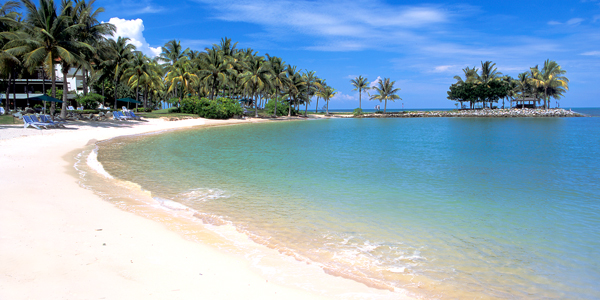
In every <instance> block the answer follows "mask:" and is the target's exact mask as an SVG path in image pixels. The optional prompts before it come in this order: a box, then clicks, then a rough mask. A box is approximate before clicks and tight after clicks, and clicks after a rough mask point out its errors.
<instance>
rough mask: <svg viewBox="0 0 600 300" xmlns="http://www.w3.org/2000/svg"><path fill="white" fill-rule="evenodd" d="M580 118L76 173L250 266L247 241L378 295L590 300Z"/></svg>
mask: <svg viewBox="0 0 600 300" xmlns="http://www.w3.org/2000/svg"><path fill="white" fill-rule="evenodd" d="M573 110H575V111H578V112H581V113H583V114H585V115H586V116H587V117H581V118H406V119H403V118H398V119H395V118H390V119H318V120H308V121H285V122H283V121H282V122H267V123H259V124H244V125H234V126H220V127H208V128H207V127H203V128H194V129H189V130H177V131H167V132H162V133H155V134H148V135H137V136H130V137H122V138H116V139H112V140H109V141H105V142H101V143H98V144H97V146H96V148H95V149H93V150H90V151H88V152H87V153H84V154H82V155H89V157H88V158H87V160H88V165H89V166H92V165H94V164H95V165H96V167H94V170H96V171H90V170H89V169H85V168H84V167H83V166H80V168H79V169H80V174H81V178H82V184H83V185H85V186H86V187H89V188H91V189H96V190H97V192H98V193H99V194H101V195H103V196H104V197H105V198H106V199H107V200H109V201H110V200H111V199H113V201H115V200H114V199H121V200H118V201H116V202H118V203H117V204H118V205H119V206H120V207H123V208H125V209H128V208H129V209H131V210H135V209H134V208H132V207H137V206H139V204H136V203H134V202H133V200H131V201H129V202H128V201H124V200H123V194H127V193H130V192H128V191H132V190H134V189H137V190H138V191H142V192H143V194H145V195H147V198H148V199H150V200H149V201H150V202H152V201H153V202H154V204H156V205H157V206H160V207H163V208H165V209H166V210H172V211H185V212H186V213H187V215H186V217H187V218H189V219H191V220H194V219H195V220H197V222H198V224H202V226H205V227H206V228H209V229H210V230H214V232H216V233H217V235H219V236H220V237H221V238H223V239H224V240H228V241H229V243H230V246H228V247H227V249H236V250H232V251H237V252H238V253H242V254H243V253H245V252H249V251H250V250H248V249H246V248H244V247H248V246H247V245H246V244H243V243H239V242H237V241H236V239H240V238H246V239H249V240H251V241H252V243H255V244H258V245H264V246H266V247H265V248H268V249H275V250H277V252H278V253H279V254H280V255H283V256H288V257H293V258H294V259H295V260H297V261H301V262H305V263H307V264H311V265H313V266H318V268H320V269H322V270H323V272H326V273H327V274H331V275H335V276H340V277H344V278H347V279H350V280H354V281H356V282H360V283H364V284H366V285H368V286H370V287H374V288H378V289H382V290H389V291H394V292H400V291H401V292H403V293H407V294H408V295H411V296H415V297H417V298H425V299H559V298H562V299H599V298H600V284H598V282H600V250H599V249H600V108H574V109H573ZM90 154H91V155H90ZM90 161H92V162H94V163H89V162H90ZM99 170H100V171H99ZM94 172H96V173H99V174H100V175H102V176H100V177H105V179H104V180H105V182H104V188H103V189H102V188H100V186H101V184H99V183H98V182H97V181H94V180H93V179H90V178H92V177H93V176H92V173H94ZM98 176H99V175H98ZM107 180H108V181H107ZM111 182H112V183H111ZM115 182H119V184H117V183H115ZM124 183H127V184H124ZM107 184H108V185H113V186H119V188H114V189H113V188H107V187H106V186H107ZM131 194H135V193H133V192H131ZM170 218H171V217H170ZM225 227H227V228H233V229H234V230H230V231H225V230H222V229H220V228H225ZM186 228H187V227H186ZM181 230H186V229H185V228H184V229H181ZM223 244H224V243H220V244H219V245H223ZM252 249H253V250H252V251H255V250H256V248H252ZM277 276H279V277H280V280H281V281H282V282H285V281H286V280H287V281H294V280H296V279H294V277H293V276H292V275H289V276H288V277H286V274H279V275H277ZM363 296H364V299H368V298H369V297H368V295H367V296H365V295H363ZM342 298H343V297H342Z"/></svg>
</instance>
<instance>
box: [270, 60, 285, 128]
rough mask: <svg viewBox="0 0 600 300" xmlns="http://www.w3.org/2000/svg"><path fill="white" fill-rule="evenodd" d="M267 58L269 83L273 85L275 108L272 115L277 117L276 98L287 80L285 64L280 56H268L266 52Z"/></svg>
mask: <svg viewBox="0 0 600 300" xmlns="http://www.w3.org/2000/svg"><path fill="white" fill-rule="evenodd" d="M266 55H267V57H268V59H269V67H270V68H271V83H272V84H273V86H274V87H275V97H274V98H275V110H274V111H273V117H274V118H277V99H278V97H279V91H281V90H282V89H283V88H284V86H285V84H287V83H288V82H289V78H288V77H287V72H286V64H285V62H284V61H283V60H281V58H279V57H276V56H270V55H269V54H266Z"/></svg>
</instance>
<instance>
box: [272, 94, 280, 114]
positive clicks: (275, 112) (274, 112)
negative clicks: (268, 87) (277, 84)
mask: <svg viewBox="0 0 600 300" xmlns="http://www.w3.org/2000/svg"><path fill="white" fill-rule="evenodd" d="M277 94H279V89H278V88H275V111H273V117H275V118H277V100H278V99H277Z"/></svg>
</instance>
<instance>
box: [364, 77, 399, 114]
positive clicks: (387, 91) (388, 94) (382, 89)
mask: <svg viewBox="0 0 600 300" xmlns="http://www.w3.org/2000/svg"><path fill="white" fill-rule="evenodd" d="M395 83H396V81H390V79H389V78H384V79H383V80H380V81H379V82H378V84H379V86H375V87H373V89H374V90H375V91H377V94H375V95H373V96H371V100H379V101H380V102H381V101H385V104H384V106H383V113H384V114H385V112H386V110H387V101H388V100H390V101H394V100H397V99H400V100H402V98H400V96H398V95H396V93H397V92H398V91H400V88H394V84H395Z"/></svg>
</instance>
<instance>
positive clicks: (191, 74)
mask: <svg viewBox="0 0 600 300" xmlns="http://www.w3.org/2000/svg"><path fill="white" fill-rule="evenodd" d="M165 80H166V81H167V82H169V83H170V84H171V86H170V87H169V90H167V92H171V91H172V90H173V88H175V87H176V86H177V85H178V84H181V88H182V89H183V92H184V93H192V92H193V91H194V89H193V87H194V85H195V84H196V83H197V82H198V75H196V70H195V69H194V65H193V64H192V62H191V61H189V60H188V59H187V58H184V59H180V60H179V61H177V62H176V63H175V65H173V69H172V70H171V71H169V72H168V73H167V77H166V79H165ZM179 103H181V96H180V97H179Z"/></svg>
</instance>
